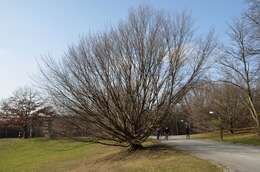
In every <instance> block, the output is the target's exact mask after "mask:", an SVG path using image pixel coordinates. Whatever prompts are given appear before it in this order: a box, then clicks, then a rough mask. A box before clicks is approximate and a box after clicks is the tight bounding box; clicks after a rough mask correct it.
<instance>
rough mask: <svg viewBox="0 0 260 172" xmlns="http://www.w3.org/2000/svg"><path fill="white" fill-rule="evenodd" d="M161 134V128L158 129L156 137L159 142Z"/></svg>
mask: <svg viewBox="0 0 260 172" xmlns="http://www.w3.org/2000/svg"><path fill="white" fill-rule="evenodd" d="M160 134H161V129H160V128H159V127H157V128H156V136H157V140H160Z"/></svg>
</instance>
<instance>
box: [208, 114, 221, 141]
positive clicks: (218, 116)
mask: <svg viewBox="0 0 260 172" xmlns="http://www.w3.org/2000/svg"><path fill="white" fill-rule="evenodd" d="M209 114H210V115H216V116H217V118H218V122H219V129H220V130H219V131H220V133H219V134H220V140H221V141H223V129H224V128H223V125H222V119H221V116H220V114H219V113H217V112H214V111H209Z"/></svg>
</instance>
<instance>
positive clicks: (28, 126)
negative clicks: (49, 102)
mask: <svg viewBox="0 0 260 172" xmlns="http://www.w3.org/2000/svg"><path fill="white" fill-rule="evenodd" d="M1 110H2V112H3V113H4V114H5V115H6V116H8V117H9V118H10V119H12V118H13V119H15V121H16V125H19V126H20V127H21V129H22V136H23V137H24V138H27V137H28V136H30V137H31V136H32V132H33V131H32V125H33V121H34V120H35V118H38V114H39V113H40V112H43V111H44V112H47V111H49V108H46V107H43V101H42V99H41V98H40V96H39V94H38V93H37V92H36V91H34V90H32V89H31V88H27V87H26V88H20V89H18V90H17V91H15V92H14V94H13V96H11V97H10V98H8V99H6V100H4V101H3V103H2V105H1Z"/></svg>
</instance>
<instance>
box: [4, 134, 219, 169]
mask: <svg viewBox="0 0 260 172" xmlns="http://www.w3.org/2000/svg"><path fill="white" fill-rule="evenodd" d="M0 155H1V158H0V172H46V171H47V172H221V171H222V169H221V168H220V167H217V166H215V165H213V164H211V163H210V162H208V161H205V160H201V159H199V158H196V157H194V156H192V155H190V154H188V153H184V152H180V151H176V150H174V149H173V148H172V147H167V146H163V145H159V144H154V143H153V144H151V143H149V144H147V145H146V146H145V149H144V150H140V151H136V152H128V151H126V150H125V149H122V148H118V147H108V146H103V145H98V144H86V143H82V142H75V141H69V140H44V139H28V140H18V139H4V140H3V139H2V140H1V139H0Z"/></svg>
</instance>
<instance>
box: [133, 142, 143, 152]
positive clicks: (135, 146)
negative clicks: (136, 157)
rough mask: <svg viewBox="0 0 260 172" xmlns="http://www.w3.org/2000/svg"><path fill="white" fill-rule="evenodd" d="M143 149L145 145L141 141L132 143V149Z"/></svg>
mask: <svg viewBox="0 0 260 172" xmlns="http://www.w3.org/2000/svg"><path fill="white" fill-rule="evenodd" d="M140 149H143V146H142V144H141V143H130V151H136V150H140Z"/></svg>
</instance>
